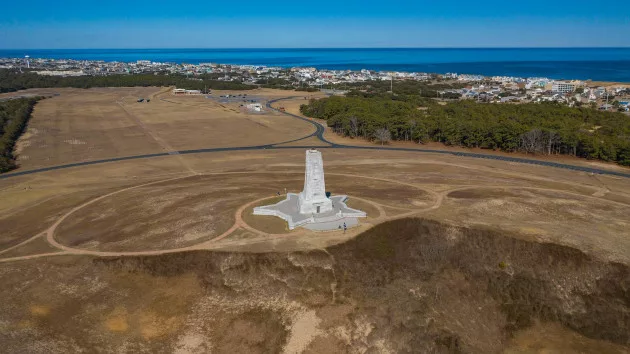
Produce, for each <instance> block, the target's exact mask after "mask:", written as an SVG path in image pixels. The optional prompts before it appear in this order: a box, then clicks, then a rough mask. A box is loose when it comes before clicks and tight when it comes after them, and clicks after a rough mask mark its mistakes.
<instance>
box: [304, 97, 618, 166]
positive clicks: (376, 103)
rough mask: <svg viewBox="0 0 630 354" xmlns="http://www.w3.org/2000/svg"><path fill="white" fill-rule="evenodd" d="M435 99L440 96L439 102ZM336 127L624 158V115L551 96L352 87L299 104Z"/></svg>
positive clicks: (374, 134)
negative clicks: (467, 97)
mask: <svg viewBox="0 0 630 354" xmlns="http://www.w3.org/2000/svg"><path fill="white" fill-rule="evenodd" d="M442 103H443V102H442ZM301 111H302V113H303V114H305V115H306V116H309V117H315V118H322V119H325V120H326V121H327V122H328V125H329V126H330V127H332V129H333V130H334V131H335V132H337V133H338V134H341V135H344V136H349V137H357V138H365V139H370V140H378V141H380V142H381V143H383V142H386V141H388V140H390V139H392V140H411V141H416V142H419V143H423V142H428V141H435V142H441V143H444V144H446V145H456V146H463V147H471V148H485V149H496V150H502V151H508V152H512V151H523V152H528V153H536V154H567V155H573V156H578V157H585V158H589V159H598V160H604V161H615V162H617V163H619V164H621V165H626V166H630V117H628V116H626V115H624V114H622V113H612V112H602V111H597V110H593V109H590V108H570V107H567V106H562V105H559V104H554V103H545V104H534V103H531V104H518V105H516V104H486V103H477V102H473V101H453V102H448V103H445V104H438V103H436V102H435V101H432V100H430V99H426V98H422V97H418V96H406V95H399V96H393V95H378V94H365V93H358V92H352V93H350V94H349V95H348V97H338V96H333V97H329V98H323V99H320V100H312V101H311V102H310V103H309V104H308V105H302V107H301Z"/></svg>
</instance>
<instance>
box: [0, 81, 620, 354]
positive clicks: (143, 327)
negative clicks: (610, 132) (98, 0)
mask: <svg viewBox="0 0 630 354" xmlns="http://www.w3.org/2000/svg"><path fill="white" fill-rule="evenodd" d="M28 91H29V92H33V93H37V92H42V90H40V91H38V90H28ZM53 91H54V92H57V93H60V95H59V96H56V97H53V98H49V99H46V100H44V101H42V102H40V103H38V104H37V106H36V109H35V112H34V115H33V118H32V119H31V121H30V123H29V126H28V129H27V131H26V133H25V134H24V136H23V137H22V138H21V139H20V141H19V143H18V153H19V159H18V162H19V164H20V166H21V167H20V170H28V169H35V168H40V167H46V166H54V165H60V164H68V163H75V162H83V161H91V160H97V159H104V158H113V157H124V156H131V155H139V154H151V153H160V152H169V151H176V150H188V149H201V148H217V147H236V146H253V145H266V144H276V143H281V142H286V141H290V140H294V139H299V138H301V137H304V136H307V135H309V134H311V133H312V132H313V131H314V127H313V126H312V125H310V124H308V123H306V122H304V121H301V120H298V119H295V118H292V117H289V116H287V115H283V114H281V113H279V112H273V111H272V112H267V113H266V114H246V113H244V112H242V111H241V110H240V109H239V107H238V104H236V103H230V104H222V103H220V102H218V101H216V100H212V99H208V98H205V97H203V96H198V97H174V96H172V95H170V93H169V91H168V89H166V88H116V89H114V88H111V89H89V90H83V89H55V90H46V92H53ZM225 93H228V92H225ZM225 93H224V92H216V94H217V95H219V94H225ZM229 93H230V94H237V92H229ZM247 94H248V95H252V96H254V95H255V96H257V97H260V98H261V99H262V100H263V101H265V100H270V99H274V98H280V97H286V96H303V95H304V93H299V92H288V91H275V90H254V91H248V92H247ZM138 97H145V98H146V97H150V98H152V99H151V102H150V103H137V102H136V99H137V98H138ZM303 102H305V100H304V98H303V97H302V98H298V99H293V100H288V101H282V103H280V102H279V103H277V104H276V106H279V105H283V106H284V107H286V109H287V110H288V111H295V110H296V109H298V108H297V107H299V104H301V103H303ZM327 138H329V139H330V140H333V141H338V142H343V143H344V144H353V143H355V142H354V141H352V140H349V139H344V138H340V137H331V134H330V133H327ZM335 139H336V140H335ZM361 144H369V143H368V142H361ZM324 145H326V144H325V143H322V142H321V141H318V140H316V139H315V138H309V139H305V140H301V141H299V142H294V143H289V144H286V145H285V146H288V147H290V146H324ZM281 146H282V145H281ZM321 151H322V154H323V157H324V164H325V170H326V185H327V189H328V190H329V191H331V192H332V193H333V194H347V195H348V196H349V197H350V199H349V202H348V204H349V205H350V206H351V207H353V208H358V209H361V210H364V211H366V212H367V213H368V218H366V219H362V220H361V224H360V226H359V227H356V228H352V229H349V230H348V232H347V233H343V232H342V231H333V232H325V233H317V232H311V231H308V230H305V229H300V228H298V229H296V230H292V231H289V230H288V228H287V226H286V223H284V222H283V221H282V220H280V219H278V218H274V217H269V216H264V217H263V216H255V215H252V209H253V207H255V206H257V205H263V204H270V203H275V202H276V201H277V200H278V199H279V198H282V196H281V197H278V196H277V193H278V192H280V193H281V194H284V192H285V189H286V191H288V192H299V191H300V190H301V189H302V185H303V181H304V175H303V173H304V149H303V148H289V149H261V150H244V151H222V152H212V153H194V154H179V155H168V156H160V157H153V158H143V159H136V160H125V161H116V162H107V163H100V164H94V165H86V166H80V167H72V168H67V169H61V170H54V171H47V172H40V173H36V174H31V175H24V176H15V177H11V178H7V179H0V283H1V284H2V285H3V286H2V287H0V342H1V343H3V349H2V350H0V351H6V352H11V353H17V352H28V353H66V352H80V351H84V352H94V351H99V352H107V353H118V352H146V353H154V352H164V353H205V352H210V351H212V352H218V353H235V352H238V353H242V352H247V353H250V352H254V353H270V352H274V353H275V352H285V353H302V352H304V353H333V352H334V353H338V352H339V353H342V352H347V353H364V352H435V353H438V352H439V353H442V352H464V353H543V352H549V353H555V352H562V353H627V352H629V351H630V334H629V333H630V303H629V302H628V299H630V180H628V179H625V178H621V177H613V176H607V175H592V174H588V173H583V172H576V171H570V170H563V169H556V168H550V167H543V166H532V165H523V164H518V163H506V162H502V161H496V160H486V159H473V158H467V157H457V156H452V155H442V154H440V155H438V154H430V153H422V152H401V151H378V150H360V149H338V148H323V149H321ZM565 162H566V161H565ZM577 163H580V164H589V163H590V162H586V161H579V162H577ZM20 170H18V171H20Z"/></svg>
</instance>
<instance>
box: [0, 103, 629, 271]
mask: <svg viewBox="0 0 630 354" xmlns="http://www.w3.org/2000/svg"><path fill="white" fill-rule="evenodd" d="M295 97H297V96H292V97H285V98H279V99H274V100H270V101H268V102H267V108H268V109H271V110H274V111H277V112H279V113H282V114H286V115H288V116H291V117H294V118H296V119H300V120H302V121H305V122H307V123H309V124H311V125H313V127H314V129H315V130H314V132H313V133H311V134H309V135H307V136H304V137H302V138H298V139H294V140H289V141H284V142H279V143H273V144H267V145H257V146H243V147H231V148H210V149H196V150H183V151H167V152H163V153H155V154H146V155H136V156H126V157H117V158H111V159H103V160H96V161H87V162H79V163H72V164H66V165H58V166H51V167H46V168H40V169H34V170H27V171H19V172H14V173H9V174H4V175H0V179H5V178H11V177H16V176H23V175H30V174H36V173H40V172H46V171H52V170H58V169H65V168H72V167H78V166H86V165H93V164H101V163H107V162H116V161H125V160H134V159H142V158H151V157H158V156H168V155H174V154H182V155H183V154H197V153H210V152H224V151H249V150H262V149H305V148H310V147H311V146H281V145H282V144H287V143H292V142H296V141H301V140H304V139H308V138H311V137H315V138H317V139H318V140H320V141H322V142H324V143H327V144H328V146H317V148H318V149H325V148H337V149H340V148H342V149H366V150H392V151H408V152H418V153H438V154H448V155H455V156H465V157H473V158H485V159H495V160H502V161H506V162H517V163H528V164H536V165H542V166H550V167H556V168H563V169H570V170H576V171H584V172H590V173H596V174H606V175H614V176H621V177H626V178H630V173H624V172H617V171H609V170H603V169H596V168H588V167H582V166H574V165H568V164H560V163H555V162H547V161H539V160H532V159H523V158H515V157H505V156H496V155H490V154H478V153H467V152H450V151H444V150H430V149H412V148H394V147H379V146H353V145H343V144H336V143H333V142H330V141H328V140H327V139H326V138H325V137H324V132H325V127H324V126H323V125H321V124H320V123H318V122H316V121H314V120H311V119H308V118H305V117H301V116H299V115H295V114H291V113H287V112H282V111H280V110H278V109H276V108H273V107H272V106H271V104H273V103H275V102H278V101H281V100H287V99H292V98H295ZM190 172H192V174H186V175H180V176H178V177H174V178H168V179H164V180H159V181H153V182H149V183H143V184H140V185H136V186H131V187H126V188H123V189H120V190H118V191H114V192H111V193H108V194H105V195H102V196H99V197H97V198H94V199H92V200H90V201H87V202H86V203H83V204H81V205H79V206H77V207H75V208H73V209H72V210H70V211H69V212H68V213H66V214H64V215H63V216H61V217H60V218H58V219H57V220H55V222H54V223H53V224H52V225H51V226H50V227H48V228H47V229H46V230H45V231H43V232H40V233H38V234H36V235H34V236H32V237H30V238H29V239H27V240H25V241H23V242H21V243H19V244H17V245H14V246H12V247H10V248H7V249H4V250H0V254H3V253H7V252H9V251H11V250H13V249H16V248H18V247H20V246H22V245H24V244H26V243H28V242H31V241H33V240H35V239H37V238H38V237H42V236H43V237H45V239H46V241H47V242H48V243H49V244H50V245H52V246H53V247H55V248H57V249H58V251H57V252H52V253H41V254H33V255H26V256H18V257H11V258H4V259H0V263H2V262H11V261H19V260H28V259H34V258H39V257H49V256H62V255H91V256H104V257H112V256H116V257H118V256H148V255H161V254H167V253H177V252H185V251H193V250H211V249H216V248H219V247H224V246H226V245H246V244H252V243H259V242H263V241H269V240H276V239H281V238H284V237H287V236H291V237H294V236H300V235H304V234H306V233H307V232H306V231H305V230H298V231H295V232H292V233H288V234H267V233H265V232H262V231H259V230H256V229H255V228H252V227H251V226H249V225H247V223H246V222H245V221H244V220H243V219H242V213H243V212H244V211H245V210H246V209H247V208H248V207H250V206H251V205H253V204H254V203H257V202H260V201H262V200H265V199H268V198H269V197H265V198H261V199H258V200H254V201H251V202H248V203H246V204H244V205H242V206H241V207H239V208H238V210H237V211H236V212H235V215H234V224H233V225H232V226H231V227H230V228H229V229H228V230H227V231H225V232H224V233H222V234H221V235H218V236H216V237H215V238H214V239H212V240H209V241H205V242H201V243H199V244H196V245H192V246H187V247H182V248H175V249H164V250H151V251H129V252H105V251H94V250H86V249H80V248H73V247H69V246H66V245H63V244H61V243H59V242H58V241H57V240H56V239H55V231H56V229H57V227H58V226H59V225H60V224H61V223H62V222H63V221H64V220H65V219H67V218H68V217H69V216H71V215H72V214H73V213H75V212H77V211H78V210H80V209H82V208H84V207H87V206H89V205H91V204H93V203H95V202H97V201H99V200H102V199H104V198H107V197H110V196H112V195H115V194H118V193H123V192H125V191H129V190H132V189H135V188H140V187H144V186H149V185H152V184H158V183H163V182H168V181H174V180H178V179H184V178H188V177H191V176H194V175H196V174H195V173H194V171H190ZM232 173H241V172H232ZM242 173H252V172H242ZM261 173H269V172H261ZM214 174H229V173H225V172H224V173H209V174H208V175H214ZM332 175H340V176H346V177H362V178H369V179H373V180H379V181H385V182H393V183H397V184H403V185H408V186H411V187H414V188H419V189H421V190H423V191H425V192H428V193H429V194H431V195H432V196H433V198H432V199H433V200H434V202H433V203H432V205H430V206H427V207H425V208H400V209H405V210H407V212H404V213H401V214H398V215H389V216H388V215H387V214H386V212H385V209H384V206H385V205H383V204H380V203H376V202H374V201H371V200H367V199H363V198H356V199H358V200H361V201H363V202H367V203H370V204H372V205H373V206H374V207H375V208H376V209H377V210H378V212H379V215H378V217H376V218H375V219H374V221H375V222H376V223H380V222H382V221H385V220H394V219H399V218H404V217H409V216H413V215H417V214H420V213H423V212H426V211H430V210H434V209H437V208H439V207H440V206H441V205H442V203H443V201H444V199H445V198H446V196H447V194H448V193H450V192H453V191H456V190H464V189H468V188H471V187H477V186H474V185H469V186H458V187H455V188H450V189H447V190H444V191H441V192H435V191H431V190H428V189H425V188H422V187H421V186H419V185H416V184H413V183H405V182H401V181H396V180H391V179H386V178H377V177H369V176H357V175H352V174H336V173H332ZM503 188H519V189H529V190H544V191H556V190H554V189H547V188H535V187H522V186H513V187H512V186H503ZM562 192H563V193H568V194H572V195H575V196H579V197H582V198H592V199H597V200H602V201H605V202H608V203H610V204H612V205H617V206H627V205H626V204H624V203H619V202H614V201H610V200H605V199H601V198H599V195H595V194H594V195H592V196H587V195H584V194H579V193H574V192H568V191H562ZM387 207H390V206H387ZM239 229H243V230H246V231H248V232H250V233H253V234H254V235H255V237H253V238H248V239H244V240H225V241H223V240H224V239H226V238H227V237H228V236H230V235H231V234H233V233H234V232H235V231H236V230H239ZM219 241H221V242H219Z"/></svg>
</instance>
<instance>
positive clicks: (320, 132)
mask: <svg viewBox="0 0 630 354" xmlns="http://www.w3.org/2000/svg"><path fill="white" fill-rule="evenodd" d="M296 97H300V96H289V97H283V98H277V99H274V100H270V101H268V102H267V108H268V109H271V110H274V111H276V112H279V113H282V114H286V115H288V116H291V117H293V118H296V119H300V120H303V121H305V122H307V123H309V124H312V125H313V127H314V128H315V131H314V132H313V133H312V134H309V135H307V136H305V137H302V138H298V139H293V140H289V141H283V142H278V143H272V144H265V145H254V146H240V147H226V148H209V149H194V150H179V151H168V152H161V153H154V154H144V155H133V156H124V157H114V158H110V159H102V160H94V161H85V162H76V163H71V164H65V165H57V166H50V167H43V168H38V169H33V170H26V171H19V172H13V173H5V174H0V179H6V178H12V177H17V176H25V175H31V174H36V173H41V172H47V171H54V170H61V169H66V168H72V167H79V166H89V165H97V164H102V163H107V162H118V161H127V160H137V159H146V158H152V157H161V156H169V155H180V154H181V155H187V154H201V153H213V152H226V151H251V150H264V149H269V150H271V149H308V148H312V147H316V148H317V149H330V148H335V149H362V150H389V151H405V152H415V153H430V154H443V155H454V156H463V157H471V158H478V159H490V160H500V161H505V162H516V163H523V164H531V165H540V166H547V167H555V168H562V169H567V170H573V171H581V172H588V173H594V174H602V175H610V176H618V177H625V178H630V172H619V171H611V170H605V169H599V168H592V167H584V166H576V165H570V164H564V163H558V162H550V161H541V160H534V159H525V158H520V157H509V156H498V155H492V154H481V153H473V152H457V151H446V150H435V149H415V148H397V147H386V146H357V145H345V144H336V143H333V142H331V141H329V140H327V139H326V138H325V137H324V132H325V127H324V126H323V125H321V124H320V123H318V122H316V121H314V120H311V119H308V118H304V117H301V116H299V115H296V114H292V113H288V112H283V111H280V110H279V109H276V108H274V107H272V106H271V104H273V103H276V102H279V101H282V100H288V99H293V98H296ZM162 100H164V99H162ZM165 101H166V100H165ZM311 137H316V138H317V139H318V140H320V141H322V142H324V143H327V144H329V146H309V145H304V146H282V144H288V143H293V142H296V141H301V140H305V139H308V138H311Z"/></svg>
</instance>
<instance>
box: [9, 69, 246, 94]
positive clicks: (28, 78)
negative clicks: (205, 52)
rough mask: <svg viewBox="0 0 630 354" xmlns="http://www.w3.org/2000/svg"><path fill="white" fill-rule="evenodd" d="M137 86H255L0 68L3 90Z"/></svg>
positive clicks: (165, 77) (153, 76)
mask: <svg viewBox="0 0 630 354" xmlns="http://www.w3.org/2000/svg"><path fill="white" fill-rule="evenodd" d="M134 86H144V87H148V86H177V87H179V88H183V89H188V90H204V89H215V90H252V89H254V88H256V86H252V85H245V84H243V83H240V82H232V81H219V80H216V79H213V78H212V77H211V76H205V75H202V76H200V77H199V78H189V77H187V76H184V75H173V74H171V75H167V74H130V75H107V76H88V75H86V76H72V77H60V76H46V75H39V74H36V73H32V72H25V73H19V72H16V71H13V70H9V69H0V93H2V92H13V91H18V90H24V89H28V88H53V87H75V88H90V87H134Z"/></svg>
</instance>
